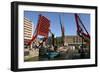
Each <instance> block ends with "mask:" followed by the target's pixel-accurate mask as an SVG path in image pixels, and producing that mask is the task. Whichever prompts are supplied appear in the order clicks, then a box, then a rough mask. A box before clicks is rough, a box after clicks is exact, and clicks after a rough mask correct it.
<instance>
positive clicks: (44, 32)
mask: <svg viewBox="0 0 100 73" xmlns="http://www.w3.org/2000/svg"><path fill="white" fill-rule="evenodd" d="M49 27H50V21H49V20H48V19H47V18H46V17H44V16H42V15H40V16H39V21H38V25H37V28H36V31H35V34H34V35H33V37H32V39H31V40H30V42H29V43H28V44H29V45H31V43H32V42H33V41H34V40H35V38H36V37H37V36H38V35H41V36H44V37H46V38H47V37H48V33H49Z"/></svg>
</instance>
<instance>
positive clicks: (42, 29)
mask: <svg viewBox="0 0 100 73" xmlns="http://www.w3.org/2000/svg"><path fill="white" fill-rule="evenodd" d="M49 27H50V21H49V20H48V19H47V18H46V17H44V16H42V15H40V19H39V23H38V32H37V33H38V35H42V36H48V33H49Z"/></svg>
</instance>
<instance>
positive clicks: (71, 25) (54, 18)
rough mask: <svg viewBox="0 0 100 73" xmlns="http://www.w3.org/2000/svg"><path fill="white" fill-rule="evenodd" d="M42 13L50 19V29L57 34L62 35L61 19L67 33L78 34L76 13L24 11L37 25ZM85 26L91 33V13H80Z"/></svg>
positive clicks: (25, 15)
mask: <svg viewBox="0 0 100 73" xmlns="http://www.w3.org/2000/svg"><path fill="white" fill-rule="evenodd" d="M39 14H42V15H43V16H45V17H47V18H48V19H49V20H50V29H51V31H52V32H53V33H54V34H55V36H61V27H60V21H59V20H60V19H59V16H60V17H61V21H62V24H63V25H64V29H65V35H77V33H76V31H77V28H76V22H75V17H74V13H57V12H35V11H24V17H26V18H28V19H29V20H31V21H32V22H33V24H34V26H35V27H36V25H37V21H38V16H39ZM79 16H80V18H81V20H82V22H83V23H84V26H85V27H86V29H87V31H88V32H89V33H90V14H82V13H80V14H79Z"/></svg>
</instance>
